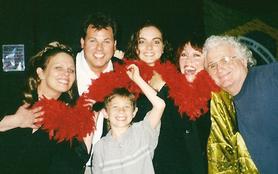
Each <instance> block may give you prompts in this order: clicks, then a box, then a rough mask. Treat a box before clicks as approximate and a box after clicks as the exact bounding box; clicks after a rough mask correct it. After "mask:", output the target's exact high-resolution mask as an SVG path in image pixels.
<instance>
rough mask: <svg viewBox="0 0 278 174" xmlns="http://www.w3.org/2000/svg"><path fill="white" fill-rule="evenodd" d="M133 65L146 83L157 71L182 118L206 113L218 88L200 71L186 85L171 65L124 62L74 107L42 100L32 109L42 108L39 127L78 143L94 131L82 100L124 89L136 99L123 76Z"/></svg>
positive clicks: (136, 91) (134, 88)
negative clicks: (150, 65) (42, 116)
mask: <svg viewBox="0 0 278 174" xmlns="http://www.w3.org/2000/svg"><path fill="white" fill-rule="evenodd" d="M130 64H136V65H137V66H138V67H139V69H140V74H141V76H142V77H143V79H144V80H145V81H149V80H150V79H151V77H152V76H153V71H156V72H157V73H158V74H160V75H161V76H162V79H163V80H164V81H165V82H166V84H167V86H168V88H169V97H170V98H172V99H173V100H174V102H175V104H176V105H177V106H178V107H179V112H180V113H181V115H184V114H183V113H187V115H188V116H189V118H190V119H191V120H195V119H197V118H198V117H200V116H201V115H202V114H203V113H205V112H207V111H208V101H209V100H210V96H211V92H212V91H218V90H219V88H218V87H217V86H216V85H215V83H214V82H213V80H212V79H211V78H210V77H209V75H208V73H207V72H206V71H201V72H200V73H199V74H198V75H197V77H196V79H195V80H194V82H193V83H189V82H187V80H186V78H185V77H184V75H182V74H181V73H179V72H178V71H177V70H176V68H175V66H174V65H173V64H171V63H170V62H166V63H163V64H162V63H159V62H157V63H156V64H155V66H154V67H149V66H148V65H147V64H145V63H143V62H141V61H128V60H127V61H125V64H124V65H119V64H116V65H115V66H114V71H112V72H108V73H104V74H101V75H100V77H99V78H98V79H96V80H95V81H94V82H93V83H92V85H91V86H90V87H89V92H88V93H84V94H83V95H82V96H81V97H80V98H79V100H78V101H77V105H76V106H75V107H68V106H66V105H65V104H64V103H62V102H59V101H56V100H47V99H42V100H40V101H39V102H37V103H36V105H35V106H38V105H40V106H43V110H44V112H45V114H44V120H43V123H42V128H43V129H45V130H46V131H48V132H49V135H50V137H52V136H53V132H54V138H55V139H57V140H58V141H63V140H71V139H72V138H74V137H76V138H78V139H79V140H81V139H82V138H83V137H85V136H86V135H87V134H88V133H91V132H92V131H94V130H95V121H94V115H93V113H92V112H90V111H89V108H85V107H84V106H83V105H84V104H85V103H86V101H85V99H86V98H89V99H93V100H95V101H98V102H102V101H103V100H104V98H105V97H106V96H107V95H109V94H110V93H111V92H112V91H113V89H115V88H119V87H125V88H127V89H128V90H129V91H130V92H132V93H134V94H135V95H136V96H138V95H139V94H140V93H141V90H140V88H139V87H138V86H137V85H136V84H135V83H134V82H132V81H131V80H130V79H129V77H128V76H127V74H126V70H127V66H128V65H130Z"/></svg>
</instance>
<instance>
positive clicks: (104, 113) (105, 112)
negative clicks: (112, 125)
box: [100, 108, 109, 120]
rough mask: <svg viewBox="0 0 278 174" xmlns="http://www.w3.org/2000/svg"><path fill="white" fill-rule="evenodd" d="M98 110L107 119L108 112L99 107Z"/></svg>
mask: <svg viewBox="0 0 278 174" xmlns="http://www.w3.org/2000/svg"><path fill="white" fill-rule="evenodd" d="M100 112H101V113H102V114H103V117H104V118H106V119H107V120H108V118H109V117H108V113H107V111H106V109H105V108H103V109H101V111H100Z"/></svg>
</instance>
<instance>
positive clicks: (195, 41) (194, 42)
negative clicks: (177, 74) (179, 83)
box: [174, 33, 205, 70]
mask: <svg viewBox="0 0 278 174" xmlns="http://www.w3.org/2000/svg"><path fill="white" fill-rule="evenodd" d="M188 43H190V45H191V47H192V48H194V49H195V50H197V51H200V52H203V45H204V43H205V38H204V37H203V36H202V35H199V34H197V33H192V34H190V35H189V36H188V37H187V38H186V39H184V40H183V41H182V42H181V43H180V44H179V46H178V47H177V49H176V51H175V61H174V62H175V65H176V67H177V68H178V70H180V67H179V59H180V56H181V53H182V51H183V49H184V46H185V45H186V44H188Z"/></svg>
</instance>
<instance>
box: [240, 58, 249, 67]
mask: <svg viewBox="0 0 278 174" xmlns="http://www.w3.org/2000/svg"><path fill="white" fill-rule="evenodd" d="M240 61H241V62H242V64H243V65H244V67H247V65H248V63H247V59H243V58H241V59H240Z"/></svg>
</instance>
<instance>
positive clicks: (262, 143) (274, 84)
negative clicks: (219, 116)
mask: <svg viewBox="0 0 278 174" xmlns="http://www.w3.org/2000/svg"><path fill="white" fill-rule="evenodd" d="M234 104H235V108H236V113H237V120H238V127H239V131H240V132H241V135H242V136H243V138H244V141H245V143H246V146H247V148H248V150H249V153H250V155H251V158H252V159H253V160H254V162H255V164H256V166H257V167H258V169H259V171H260V173H262V174H277V173H278V63H273V64H269V65H264V66H258V67H255V68H252V69H251V70H250V71H249V72H248V74H247V77H246V79H245V81H244V84H243V86H242V88H241V91H240V92H239V94H237V95H236V96H235V97H234Z"/></svg>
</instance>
